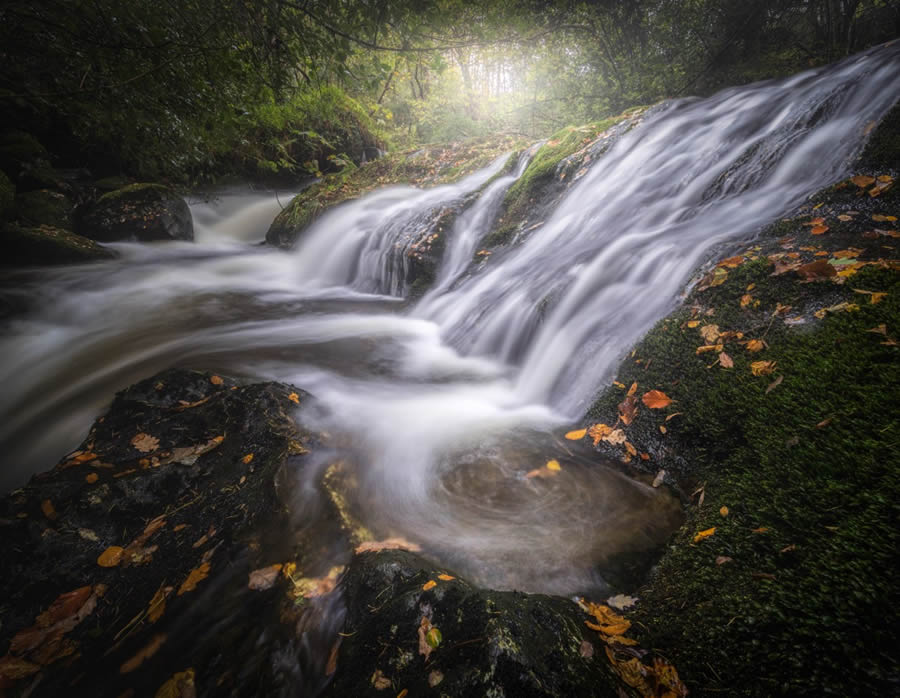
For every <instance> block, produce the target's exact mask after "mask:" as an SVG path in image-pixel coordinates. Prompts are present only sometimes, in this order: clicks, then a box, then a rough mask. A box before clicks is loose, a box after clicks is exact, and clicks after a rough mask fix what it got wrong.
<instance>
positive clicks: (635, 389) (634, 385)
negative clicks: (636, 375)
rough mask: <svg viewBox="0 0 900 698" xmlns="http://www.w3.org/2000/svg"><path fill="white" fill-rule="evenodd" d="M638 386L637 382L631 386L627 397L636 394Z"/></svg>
mask: <svg viewBox="0 0 900 698" xmlns="http://www.w3.org/2000/svg"><path fill="white" fill-rule="evenodd" d="M637 388H638V384H637V381H635V382H634V383H632V384H631V387H630V388H629V389H628V397H631V396H632V395H634V394H635V393H636V392H637Z"/></svg>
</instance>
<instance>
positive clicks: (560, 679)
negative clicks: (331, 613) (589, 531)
mask: <svg viewBox="0 0 900 698" xmlns="http://www.w3.org/2000/svg"><path fill="white" fill-rule="evenodd" d="M439 575H444V576H443V577H441V576H439ZM426 587H427V588H426ZM342 590H343V593H344V596H345V598H346V599H347V605H348V609H347V617H346V620H345V621H344V628H343V632H342V637H343V640H342V641H341V645H340V650H339V652H338V655H337V671H336V673H335V676H334V680H333V682H332V684H331V686H330V687H329V688H328V690H327V692H326V695H328V696H335V697H336V696H361V697H362V696H373V697H375V696H381V695H384V694H385V693H388V692H389V693H390V694H391V695H396V694H397V693H399V692H401V691H402V690H403V689H406V690H408V691H409V694H410V695H446V696H547V697H549V696H586V695H617V694H619V695H620V693H619V690H620V689H619V687H618V686H617V683H616V678H615V676H614V675H613V673H612V670H611V668H610V664H609V661H608V659H607V657H606V654H605V652H604V650H603V641H602V640H601V639H600V637H599V635H598V634H597V633H595V632H593V631H591V630H589V629H588V628H587V627H586V626H585V623H584V621H585V620H587V619H589V616H587V615H586V614H585V613H584V612H582V610H581V609H580V608H579V607H578V606H577V605H576V604H575V603H574V602H572V601H570V600H568V599H563V598H559V597H552V596H544V595H540V594H523V593H520V592H511V591H503V592H501V591H490V590H485V589H479V588H478V587H474V586H473V585H472V584H470V583H469V582H468V581H466V580H465V579H464V578H461V577H460V576H459V575H457V574H456V573H454V572H453V571H452V570H446V569H444V568H440V567H437V566H435V565H433V564H432V563H430V562H429V561H428V560H427V559H425V558H424V557H422V556H420V555H417V554H415V553H412V552H406V551H402V550H390V551H382V552H366V553H361V554H358V555H356V556H355V557H354V558H353V560H352V562H351V563H350V567H349V569H348V571H347V573H346V575H345V577H344V580H343V582H342ZM423 618H425V619H427V621H428V623H429V624H430V625H431V626H433V627H434V628H436V629H437V633H432V634H431V636H426V634H425V631H424V630H423V632H422V638H421V639H420V627H421V626H422V622H423ZM438 633H439V634H438ZM423 647H424V650H423ZM424 652H428V655H427V656H426V655H425V654H424ZM388 688H389V689H390V690H389V691H388V690H387V689H388ZM626 695H627V694H626Z"/></svg>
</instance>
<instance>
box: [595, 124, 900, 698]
mask: <svg viewBox="0 0 900 698" xmlns="http://www.w3.org/2000/svg"><path fill="white" fill-rule="evenodd" d="M898 114H900V109H898V108H895V109H894V111H893V112H892V114H891V115H890V116H889V117H888V118H887V119H886V120H885V121H884V122H883V125H882V126H881V128H880V130H879V131H878V132H877V133H876V134H875V135H874V137H873V138H872V140H871V142H870V145H869V148H868V149H867V150H866V152H865V153H864V155H863V157H862V158H861V159H860V161H859V162H858V164H857V167H856V172H855V174H858V175H861V176H862V178H857V179H855V180H847V181H844V182H841V183H839V184H838V185H836V186H835V187H832V188H830V189H829V190H826V191H824V192H821V193H820V194H819V195H817V196H816V197H814V198H813V200H812V201H811V203H810V204H807V205H806V206H805V207H803V208H802V209H801V210H800V211H798V212H797V216H796V217H795V218H792V219H791V220H786V221H781V222H779V223H778V224H776V225H773V226H771V227H770V228H769V229H768V230H766V231H764V232H763V233H762V235H761V237H760V238H759V240H758V241H757V244H756V245H754V246H753V247H751V248H750V249H747V250H744V251H742V254H740V255H737V256H735V257H733V258H730V259H727V260H723V261H722V262H720V263H719V264H718V265H716V266H715V267H714V268H713V269H712V270H711V271H710V273H709V274H708V275H707V276H705V277H704V278H703V279H701V280H700V282H699V283H698V284H697V285H696V286H695V287H694V289H693V290H692V292H691V293H690V294H689V296H688V298H687V301H686V303H685V304H684V306H683V307H682V308H681V309H680V310H678V311H677V312H675V313H673V314H672V315H671V316H669V317H668V318H666V319H664V320H662V321H661V322H660V323H659V324H658V325H657V326H656V327H655V328H654V329H653V330H652V331H651V332H650V333H649V334H648V335H647V336H646V337H645V338H644V339H643V341H641V342H640V343H639V344H638V346H637V347H636V348H635V349H634V351H633V352H632V353H631V354H630V355H629V357H628V358H626V359H625V361H624V362H623V363H622V365H621V366H620V368H619V371H618V375H617V381H618V382H619V384H620V385H621V386H625V387H630V386H631V385H632V383H637V385H638V388H637V392H636V396H637V397H640V396H642V395H643V394H644V393H645V392H647V391H649V390H660V391H663V392H664V393H665V394H666V395H667V396H668V397H670V398H672V399H673V400H674V402H672V404H670V405H668V406H666V407H664V408H662V409H648V408H646V407H645V406H644V405H643V404H640V403H638V406H639V411H638V414H637V416H636V417H635V419H634V421H633V423H632V424H631V425H630V426H629V427H627V428H626V432H627V433H628V435H629V438H630V439H631V441H632V442H633V443H634V445H635V446H636V448H637V450H638V451H641V452H644V453H646V454H647V455H648V456H649V457H650V459H649V460H648V461H645V460H642V459H634V460H633V461H632V462H631V464H630V465H629V467H638V468H641V469H644V470H646V471H647V472H649V473H657V472H659V471H660V470H665V471H666V473H664V474H662V475H660V478H661V479H662V478H663V477H664V478H665V479H666V480H667V481H668V482H670V483H672V484H674V485H676V486H678V487H680V489H681V491H682V493H683V495H684V497H685V500H686V502H689V506H688V516H687V520H686V523H685V524H684V526H683V527H682V529H681V530H680V531H679V532H678V533H677V534H676V536H675V537H674V539H673V541H672V543H671V545H670V546H669V547H668V549H667V551H666V552H665V554H664V556H663V558H662V560H661V561H660V563H659V565H658V567H657V569H656V572H655V574H654V575H653V576H652V578H651V579H650V580H649V582H648V584H647V585H646V586H645V587H644V588H643V589H641V590H640V591H639V592H638V596H639V597H640V599H641V601H640V604H639V605H638V608H637V610H636V612H634V613H633V614H632V616H631V619H632V620H633V621H634V622H635V625H636V627H637V628H639V634H640V639H641V644H642V646H646V647H653V648H655V649H657V650H658V651H660V652H661V653H662V654H663V656H666V657H667V658H668V659H670V660H671V661H672V662H673V663H674V664H675V666H677V667H678V671H679V673H680V674H681V677H682V678H683V679H684V681H685V683H686V684H687V685H688V686H689V688H690V689H691V691H692V693H693V694H694V695H735V694H740V695H773V694H785V695H800V694H803V695H822V694H834V695H887V694H889V693H892V692H894V691H895V690H896V686H897V682H898V680H900V668H898V662H897V655H896V650H895V648H896V647H897V646H900V628H898V625H897V623H896V608H897V606H898V602H900V584H898V582H897V579H896V562H895V556H896V551H897V549H898V545H900V530H898V525H897V524H898V518H900V517H898V514H900V473H898V463H900V448H898V441H897V433H898V423H897V422H898V412H897V407H896V400H897V395H898V388H900V364H898V351H900V347H898V343H897V341H898V340H900V277H898V273H897V272H898V269H900V264H898V262H897V261H896V246H895V241H896V239H897V237H898V236H900V232H898V223H897V220H896V219H897V218H900V205H898V200H897V196H896V192H897V187H896V186H895V185H893V177H894V176H896V175H897V169H898V167H900V147H898V140H897V138H896V134H897V129H898ZM876 177H880V180H879V179H876ZM878 187H882V189H881V190H880V191H875V189H876V188H878ZM873 192H875V195H874V196H873V195H872V193H873ZM818 219H822V220H818ZM823 228H827V229H826V230H822V229H823ZM625 389H626V388H623V387H616V386H613V387H612V388H610V389H609V390H608V391H606V392H605V393H604V394H603V395H601V396H600V398H599V399H598V400H597V402H596V403H595V404H594V406H593V407H592V409H591V412H590V415H589V422H594V421H596V422H603V423H609V424H612V423H613V422H614V421H615V420H616V418H617V412H618V411H619V405H620V403H622V402H623V398H624V397H625ZM601 444H602V445H603V446H607V444H605V443H603V442H601ZM622 454H623V455H625V454H624V452H622ZM625 458H626V459H628V456H627V455H626V456H625ZM701 532H704V534H705V535H701V536H698V534H700V533H701Z"/></svg>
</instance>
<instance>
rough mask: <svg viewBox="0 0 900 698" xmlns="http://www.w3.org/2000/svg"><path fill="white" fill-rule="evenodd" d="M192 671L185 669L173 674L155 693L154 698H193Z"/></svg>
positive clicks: (195, 690) (195, 692) (195, 691)
mask: <svg viewBox="0 0 900 698" xmlns="http://www.w3.org/2000/svg"><path fill="white" fill-rule="evenodd" d="M196 695H197V689H196V687H195V686H194V670H193V669H185V670H184V671H179V672H178V673H176V674H173V675H172V677H171V678H170V679H169V680H168V681H166V682H165V683H164V684H163V685H162V686H160V687H159V690H158V691H157V692H156V696H155V698H195V697H196Z"/></svg>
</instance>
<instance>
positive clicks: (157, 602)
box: [147, 587, 171, 623]
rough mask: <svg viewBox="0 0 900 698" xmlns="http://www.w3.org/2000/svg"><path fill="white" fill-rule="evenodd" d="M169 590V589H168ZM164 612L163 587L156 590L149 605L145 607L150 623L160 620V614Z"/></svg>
mask: <svg viewBox="0 0 900 698" xmlns="http://www.w3.org/2000/svg"><path fill="white" fill-rule="evenodd" d="M169 589H171V587H169ZM165 612H166V590H165V589H164V588H163V587H160V588H159V589H157V590H156V593H155V594H154V595H153V598H152V599H150V605H149V606H147V618H149V619H150V622H151V623H155V622H156V621H158V620H159V619H160V618H162V614H163V613H165Z"/></svg>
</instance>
